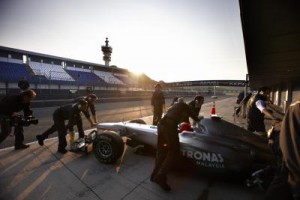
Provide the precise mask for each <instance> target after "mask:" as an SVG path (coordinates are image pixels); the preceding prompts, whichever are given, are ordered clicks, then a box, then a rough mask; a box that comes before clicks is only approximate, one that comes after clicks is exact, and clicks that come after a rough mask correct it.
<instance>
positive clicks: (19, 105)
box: [0, 90, 36, 150]
mask: <svg viewBox="0 0 300 200" xmlns="http://www.w3.org/2000/svg"><path fill="white" fill-rule="evenodd" d="M35 97H36V93H35V92H34V91H33V90H25V91H23V92H21V94H19V95H13V96H6V97H4V98H3V99H2V100H1V101H0V121H1V133H0V143H2V142H3V141H4V140H5V138H6V137H7V136H8V135H9V134H10V131H11V127H12V126H14V127H15V130H14V134H15V150H18V149H26V148H28V147H29V145H28V144H23V142H24V134H23V133H24V130H23V123H21V120H20V117H21V115H20V113H19V112H20V111H22V110H23V112H24V116H25V117H29V116H30V115H31V114H32V111H31V110H30V102H31V101H32V100H33V99H35Z"/></svg>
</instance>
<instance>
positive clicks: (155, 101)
mask: <svg viewBox="0 0 300 200" xmlns="http://www.w3.org/2000/svg"><path fill="white" fill-rule="evenodd" d="M161 89H162V87H161V85H160V84H159V83H158V84H156V85H155V91H154V92H153V94H152V97H151V106H152V107H153V125H157V123H158V122H159V120H160V119H161V117H162V114H163V110H164V107H165V96H164V94H163V92H162V91H161Z"/></svg>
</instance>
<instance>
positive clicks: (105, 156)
mask: <svg viewBox="0 0 300 200" xmlns="http://www.w3.org/2000/svg"><path fill="white" fill-rule="evenodd" d="M123 151H124V142H123V140H122V138H121V137H120V136H119V135H117V134H116V133H115V132H113V131H105V132H103V133H101V134H98V135H97V138H96V139H95V141H94V142H93V152H94V154H95V157H96V158H97V160H99V161H100V162H101V163H105V164H112V163H115V162H116V161H117V160H118V159H119V158H120V157H121V156H122V154H123Z"/></svg>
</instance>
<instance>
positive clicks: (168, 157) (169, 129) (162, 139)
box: [150, 101, 201, 191]
mask: <svg viewBox="0 0 300 200" xmlns="http://www.w3.org/2000/svg"><path fill="white" fill-rule="evenodd" d="M195 107H196V108H199V107H201V104H200V102H198V103H197V104H195ZM182 116H189V117H191V118H192V119H193V120H195V121H199V119H198V116H197V115H196V113H195V112H194V111H193V110H192V109H191V107H190V106H188V105H187V104H186V103H185V102H183V101H180V102H178V103H175V104H174V105H173V106H172V107H170V108H169V109H168V111H167V113H166V115H165V116H164V117H163V118H162V119H161V120H160V121H159V123H158V126H157V133H158V138H157V153H156V160H155V167H154V169H153V172H152V174H151V178H150V180H151V181H153V182H155V183H157V184H158V185H159V186H160V187H161V188H162V189H164V190H165V191H170V190H171V188H170V186H169V185H168V183H167V173H168V172H169V170H170V168H171V166H172V165H173V163H174V162H175V161H176V159H178V157H180V144H179V137H178V131H177V125H178V123H179V122H180V121H181V119H182Z"/></svg>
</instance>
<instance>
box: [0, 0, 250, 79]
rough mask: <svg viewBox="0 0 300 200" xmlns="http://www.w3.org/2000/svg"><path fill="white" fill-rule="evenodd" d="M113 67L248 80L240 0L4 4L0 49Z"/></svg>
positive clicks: (18, 0) (0, 4) (8, 0)
mask: <svg viewBox="0 0 300 200" xmlns="http://www.w3.org/2000/svg"><path fill="white" fill-rule="evenodd" d="M106 37H108V40H109V45H110V46H111V47H112V48H113V52H112V55H111V62H110V65H116V66H117V67H120V68H125V69H128V70H129V71H131V72H135V73H145V74H146V75H148V76H149V77H150V78H152V79H154V80H156V81H160V80H162V81H165V82H177V81H191V80H245V77H246V74H247V66H246V58H245V50H244V41H243V34H242V27H241V19H240V10H239V1H238V0H109V1H108V0H105V1H104V0H0V46H6V47H10V48H16V49H22V50H26V51H33V52H37V53H42V54H48V55H53V56H59V57H64V58H70V59H75V60H81V61H86V62H92V63H97V64H104V61H103V53H102V52H101V46H102V45H105V39H106Z"/></svg>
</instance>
